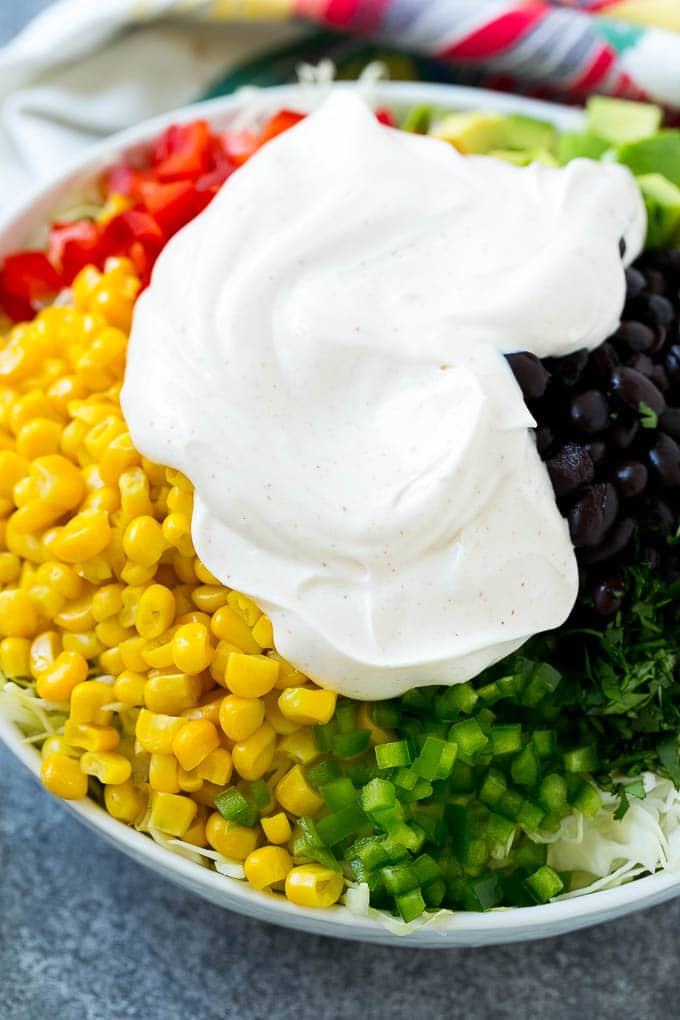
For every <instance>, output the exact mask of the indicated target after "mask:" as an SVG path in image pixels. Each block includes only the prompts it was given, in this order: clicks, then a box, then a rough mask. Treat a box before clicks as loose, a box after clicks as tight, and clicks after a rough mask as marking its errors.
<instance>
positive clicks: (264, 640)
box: [250, 613, 274, 648]
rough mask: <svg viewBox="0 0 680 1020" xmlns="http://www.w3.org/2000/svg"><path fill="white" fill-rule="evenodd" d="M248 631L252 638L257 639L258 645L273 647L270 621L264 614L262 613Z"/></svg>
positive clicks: (272, 631)
mask: <svg viewBox="0 0 680 1020" xmlns="http://www.w3.org/2000/svg"><path fill="white" fill-rule="evenodd" d="M250 633H251V634H252V636H253V640H255V641H257V643H258V645H261V646H262V648H273V647H274V630H273V628H272V622H271V620H270V619H269V617H268V616H265V615H264V613H263V614H262V616H261V617H260V619H259V620H258V621H257V623H256V624H255V625H254V626H253V627H252V628H251V631H250Z"/></svg>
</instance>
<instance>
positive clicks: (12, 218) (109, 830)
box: [0, 82, 680, 948]
mask: <svg viewBox="0 0 680 1020" xmlns="http://www.w3.org/2000/svg"><path fill="white" fill-rule="evenodd" d="M333 87H334V88H341V89H353V88H356V87H357V86H356V84H355V83H350V82H347V83H338V84H336V85H334V86H333ZM312 96H313V92H311V91H310V87H309V86H301V85H283V86H276V87H273V88H268V89H260V90H256V91H255V92H254V91H253V90H250V89H247V90H243V91H242V92H240V93H236V94H234V95H230V96H226V97H218V98H216V99H210V100H207V101H204V102H201V103H195V104H191V105H188V106H184V107H181V108H180V109H177V110H174V111H171V112H168V113H165V114H162V115H160V116H157V117H153V118H151V119H149V120H146V121H144V122H142V123H141V124H138V125H136V126H134V127H132V128H129V129H127V130H125V131H122V132H119V133H117V134H115V135H112V136H111V137H109V138H106V139H104V140H103V141H101V142H99V143H97V144H95V145H94V146H92V147H90V148H89V149H87V150H86V151H85V153H84V154H82V155H81V156H79V157H78V158H76V159H74V160H72V161H71V162H69V163H68V164H67V165H66V166H65V167H64V168H63V169H62V171H61V172H60V173H59V174H58V175H56V176H55V177H53V178H51V179H49V180H47V181H45V182H43V183H41V184H40V185H38V186H37V187H36V188H34V189H32V191H31V192H30V193H28V194H27V195H26V196H25V197H21V199H20V201H19V202H18V203H15V204H14V206H13V207H10V208H9V209H7V210H5V211H3V214H2V216H1V217H0V255H2V254H7V253H9V252H11V251H12V250H16V249H17V248H18V247H20V246H21V245H22V244H25V243H26V238H27V237H28V236H29V234H30V232H31V231H32V230H33V229H35V228H37V227H38V226H40V225H43V226H44V225H45V223H46V222H47V220H48V219H49V215H50V211H52V212H54V211H56V208H57V207H58V204H59V200H60V199H63V198H65V197H66V196H67V195H69V193H70V191H71V190H72V189H73V188H74V187H77V186H78V185H79V184H82V183H84V182H86V181H88V180H92V179H93V178H94V177H95V176H96V175H97V174H98V173H100V172H101V171H102V169H104V168H105V167H106V166H107V165H109V164H111V163H112V162H114V161H115V160H116V159H120V158H121V157H122V156H123V155H124V154H126V153H127V152H129V151H130V150H131V149H133V148H134V147H136V146H139V145H141V144H145V143H148V142H150V141H152V140H153V139H154V138H155V137H156V136H157V135H158V134H159V133H160V132H161V131H163V130H164V129H165V128H166V127H167V126H168V125H169V124H171V123H178V122H179V123H181V122H184V121H187V120H193V119H195V118H197V117H204V118H206V119H207V120H209V121H213V122H215V121H217V122H219V121H220V120H224V119H225V118H227V119H228V118H229V117H230V116H232V115H235V114H240V113H243V112H245V111H247V110H248V108H249V106H253V105H254V108H255V109H257V110H258V111H261V112H265V111H272V110H274V109H276V108H280V107H281V106H282V105H285V104H288V103H290V104H292V105H297V106H298V107H302V108H308V107H309V104H310V100H311V97H312ZM254 97H256V98H254ZM370 97H371V99H372V100H373V101H374V102H376V103H377V104H378V105H382V104H386V105H395V106H414V105H417V104H420V103H427V104H433V105H436V106H441V107H442V108H450V109H457V110H466V109H467V110H470V109H480V110H489V111H497V112H500V113H506V112H514V113H521V114H526V115H529V116H534V117H539V118H543V119H546V120H549V121H551V122H552V123H554V124H555V125H556V126H557V127H559V128H561V129H563V130H565V129H566V130H579V129H580V128H582V127H583V124H584V114H583V111H582V110H580V109H575V108H571V107H564V106H558V105H556V104H551V103H547V102H544V101H542V100H534V99H526V98H524V97H521V96H515V95H509V94H504V93H497V92H491V91H488V90H484V89H475V88H467V87H461V86H455V85H440V84H430V83H423V82H377V83H374V84H371V86H370ZM0 740H1V741H2V742H3V743H4V744H5V745H6V746H7V747H8V749H9V750H10V751H11V752H12V754H13V755H14V756H15V757H16V758H17V759H18V760H19V761H20V762H22V763H23V764H24V765H25V766H26V767H27V768H28V769H29V770H30V772H31V773H32V774H33V776H34V777H35V778H36V779H37V780H38V782H39V774H40V754H39V752H38V751H37V750H36V749H35V748H33V747H32V746H31V745H29V744H26V743H25V742H24V741H23V739H22V737H21V734H20V731H19V729H18V727H17V726H16V725H15V724H14V723H12V722H10V720H9V719H8V718H6V717H4V716H3V715H2V714H0ZM62 803H63V804H65V806H66V807H67V808H68V809H69V810H70V811H71V813H72V814H74V815H75V816H76V817H77V818H78V819H79V820H80V821H81V822H83V823H84V824H85V825H87V826H88V827H89V828H90V829H93V830H94V831H96V832H98V833H99V834H100V835H101V836H103V837H104V838H105V839H106V840H107V841H108V842H110V843H111V844H113V845H114V846H116V847H118V848H119V849H120V850H122V851H123V852H124V853H126V854H127V855H128V856H131V857H133V858H134V859H135V860H137V861H139V862H140V863H143V864H145V865H146V866H147V867H150V868H152V869H153V870H154V871H156V872H158V873H160V874H161V875H162V876H164V877H167V878H169V879H171V880H174V881H176V882H179V883H180V884H183V885H185V886H187V887H189V888H191V889H192V890H193V891H194V892H196V893H198V894H199V895H201V896H203V897H204V898H206V899H208V900H209V901H210V902H212V903H213V904H218V905H221V906H225V907H227V908H229V909H231V910H234V911H237V912H239V913H242V914H245V915H247V916H249V917H253V918H255V919H257V920H264V921H270V922H273V923H277V924H281V925H284V926H286V927H290V928H296V929H300V930H305V931H313V932H316V933H318V934H323V935H331V936H336V937H342V938H352V939H359V940H363V941H371V942H382V943H387V944H392V945H394V944H397V945H401V946H404V945H408V946H412V947H416V948H418V947H420V948H438V947H442V948H447V947H450V946H452V945H481V944H491V943H499V942H509V941H515V940H519V939H530V938H542V937H546V936H549V935H553V934H556V933H558V932H562V931H567V930H572V929H575V928H578V927H585V926H587V925H591V924H597V923H598V922H601V921H603V920H607V919H608V918H610V917H614V916H620V915H622V914H625V913H628V912H631V911H633V910H636V909H640V908H642V907H644V906H651V905H652V904H654V903H658V902H660V901H661V900H665V899H670V898H671V897H672V896H675V895H680V870H672V869H664V870H663V871H659V872H656V873H655V874H653V875H649V876H646V877H644V878H639V879H635V880H634V881H632V882H630V883H628V884H626V885H622V886H617V887H615V888H612V889H605V890H600V891H598V892H593V893H589V894H586V895H584V896H581V897H575V898H572V899H567V900H558V901H555V902H552V903H547V904H543V905H536V906H532V907H515V908H510V909H504V910H495V911H489V912H487V913H470V912H453V911H452V912H451V913H450V914H448V915H447V916H446V919H445V921H444V922H443V923H442V924H439V923H438V924H437V925H436V926H431V925H425V926H422V927H416V928H413V927H410V926H409V927H408V928H405V929H404V934H403V935H396V934H394V933H392V932H391V931H390V930H389V929H388V928H386V927H385V926H384V925H383V924H382V923H381V922H380V921H378V920H375V919H374V918H372V917H363V916H358V915H355V914H352V913H350V911H349V910H347V908H345V907H342V906H335V907H331V908H327V909H326V910H324V911H318V910H314V909H308V908H302V907H298V906H295V905H294V904H292V903H290V902H289V901H288V900H286V899H284V898H283V897H280V896H277V897H274V896H271V895H268V894H266V893H260V892H257V891H256V890H254V889H252V888H251V887H250V886H249V885H248V884H247V883H246V882H242V881H238V880H234V879H228V878H226V877H225V876H222V875H220V874H218V873H217V872H215V871H214V870H213V869H209V868H206V867H203V866H200V865H198V864H195V863H193V862H192V861H190V860H187V859H185V858H183V857H182V856H180V855H179V854H175V853H171V852H170V851H168V850H166V849H164V848H163V847H161V846H159V845H158V844H156V843H155V842H154V841H153V840H152V839H151V838H150V837H149V836H147V835H145V834H143V833H141V832H138V831H136V830H135V829H131V828H129V827H128V826H126V825H122V824H121V823H120V822H118V821H116V819H114V818H112V817H111V816H110V815H108V814H107V813H106V812H105V811H104V810H103V809H102V808H101V807H99V806H98V805H97V804H96V803H95V802H94V801H91V800H89V799H88V800H84V801H76V802H73V801H70V802H68V801H67V802H62Z"/></svg>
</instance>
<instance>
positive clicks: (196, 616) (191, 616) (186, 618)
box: [175, 609, 210, 628]
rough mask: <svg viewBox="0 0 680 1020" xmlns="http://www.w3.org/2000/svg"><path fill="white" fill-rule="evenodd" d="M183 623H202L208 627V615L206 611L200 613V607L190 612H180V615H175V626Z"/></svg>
mask: <svg viewBox="0 0 680 1020" xmlns="http://www.w3.org/2000/svg"><path fill="white" fill-rule="evenodd" d="M185 623H202V624H203V625H204V626H205V627H208V628H209V627H210V616H209V614H208V613H202V612H201V611H200V609H194V610H192V611H191V612H187V613H182V614H181V615H179V614H178V615H176V616H175V624H176V626H178V627H179V626H180V625H182V624H185Z"/></svg>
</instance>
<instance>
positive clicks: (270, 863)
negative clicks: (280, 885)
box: [243, 846, 293, 889]
mask: <svg viewBox="0 0 680 1020" xmlns="http://www.w3.org/2000/svg"><path fill="white" fill-rule="evenodd" d="M243 867H244V870H245V873H246V878H247V879H248V881H249V882H250V884H251V885H252V886H253V887H254V888H255V889H267V888H269V886H272V885H276V883H277V882H283V881H284V879H285V878H286V875H287V874H288V872H289V871H291V869H292V867H293V858H292V857H291V856H290V854H289V853H288V851H287V850H284V848H283V847H282V846H262V847H260V849H259V850H253V851H252V853H249V854H248V856H247V857H246V859H245V861H244V864H243Z"/></svg>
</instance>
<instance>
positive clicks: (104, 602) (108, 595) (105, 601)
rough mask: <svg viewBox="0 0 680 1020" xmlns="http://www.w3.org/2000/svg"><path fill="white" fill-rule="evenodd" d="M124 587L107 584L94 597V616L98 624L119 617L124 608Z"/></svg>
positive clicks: (116, 584)
mask: <svg viewBox="0 0 680 1020" xmlns="http://www.w3.org/2000/svg"><path fill="white" fill-rule="evenodd" d="M123 591H124V586H123V585H122V584H118V583H117V582H116V583H114V584H105V585H104V586H103V587H101V588H99V589H98V590H97V591H96V592H95V593H94V595H93V597H92V615H93V617H94V618H95V620H96V621H97V623H103V622H104V620H109V619H110V618H111V617H112V616H117V615H118V613H119V612H120V611H121V609H122V608H123Z"/></svg>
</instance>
